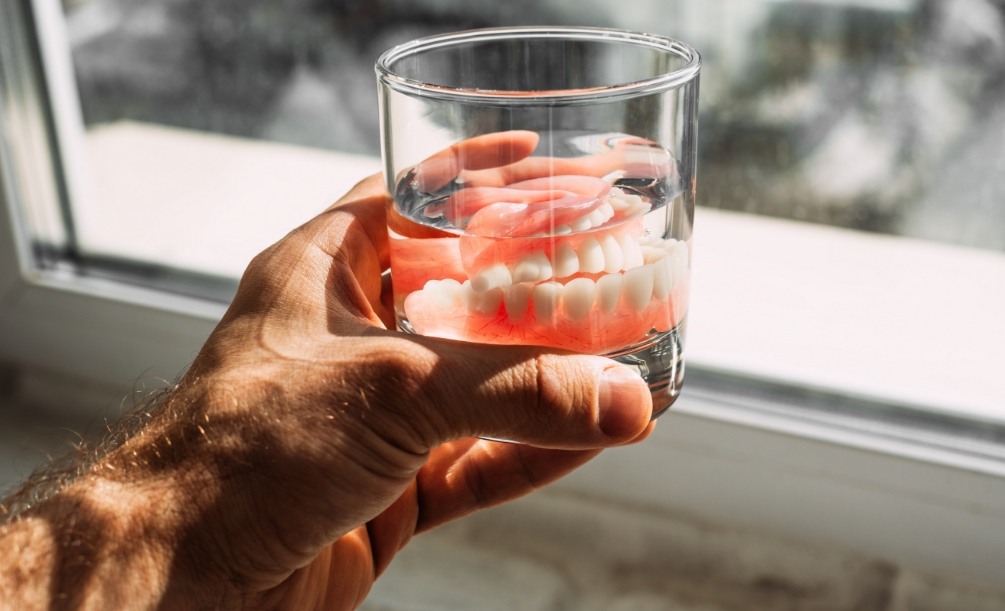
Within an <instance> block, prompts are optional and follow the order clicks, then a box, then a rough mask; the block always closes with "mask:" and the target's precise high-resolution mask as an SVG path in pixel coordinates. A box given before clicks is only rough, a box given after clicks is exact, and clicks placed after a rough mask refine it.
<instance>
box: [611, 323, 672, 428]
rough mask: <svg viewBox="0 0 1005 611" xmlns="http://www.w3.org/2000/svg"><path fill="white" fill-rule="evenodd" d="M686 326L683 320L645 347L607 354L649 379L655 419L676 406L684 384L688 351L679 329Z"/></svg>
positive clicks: (647, 380)
mask: <svg viewBox="0 0 1005 611" xmlns="http://www.w3.org/2000/svg"><path fill="white" fill-rule="evenodd" d="M683 328H684V323H683V322H682V323H681V324H680V325H678V326H677V328H675V329H672V330H670V331H667V332H666V333H661V334H660V335H657V336H656V337H655V338H653V340H652V341H649V342H646V343H645V344H644V345H642V346H641V347H638V346H633V347H632V348H630V349H628V350H627V351H621V352H617V353H612V354H605V355H604V356H607V357H609V358H612V359H614V360H615V361H618V362H619V363H623V364H625V365H628V366H629V367H631V368H633V369H635V370H637V371H638V372H639V375H640V376H642V379H643V380H645V381H646V383H647V384H648V385H649V392H650V393H652V396H653V419H654V420H655V419H656V418H657V417H659V416H660V415H661V414H662V413H663V412H665V411H666V410H667V409H669V408H670V406H671V405H673V403H674V401H676V400H677V397H678V396H679V395H680V389H681V386H682V385H683V384H684V352H683V350H682V341H681V340H682V338H681V334H680V331H679V330H680V329H683Z"/></svg>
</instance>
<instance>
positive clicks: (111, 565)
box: [0, 141, 652, 609]
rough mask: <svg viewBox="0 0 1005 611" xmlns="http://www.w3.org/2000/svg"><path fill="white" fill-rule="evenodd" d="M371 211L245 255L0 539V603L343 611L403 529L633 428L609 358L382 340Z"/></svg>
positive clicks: (383, 302) (640, 409) (378, 205)
mask: <svg viewBox="0 0 1005 611" xmlns="http://www.w3.org/2000/svg"><path fill="white" fill-rule="evenodd" d="M518 144H519V143H518ZM496 145H497V142H496V143H493V142H491V141H483V142H482V143H481V144H479V143H478V142H475V144H474V145H470V146H473V147H476V148H475V149H469V152H471V151H475V152H479V153H480V154H482V157H481V159H484V158H485V156H486V155H491V150H487V149H477V147H479V146H481V147H492V146H496ZM531 148H533V147H531ZM476 149H477V150H476ZM507 150H509V151H511V152H512V151H513V150H514V148H513V146H509V147H508V149H507ZM527 152H528V153H529V150H528V151H527ZM460 169H461V168H457V169H456V170H454V171H460ZM475 169H480V168H475ZM387 205H388V199H387V195H386V193H385V192H384V189H383V187H382V185H381V183H380V181H379V179H378V178H377V177H373V178H371V179H368V180H366V181H364V182H362V183H360V184H359V185H357V187H356V188H354V189H353V190H352V191H351V192H350V193H349V194H348V195H346V197H345V198H343V199H342V200H341V201H340V202H339V203H337V204H335V205H334V206H333V207H332V208H330V209H329V210H327V211H325V212H324V213H323V214H321V215H320V216H318V217H317V218H315V219H313V220H312V221H310V222H308V223H307V224H305V225H304V226H302V227H300V228H299V229H297V230H295V231H294V232H292V233H291V234H290V235H289V236H287V237H286V238H285V239H283V240H282V241H280V242H279V243H277V244H276V245H275V246H273V247H271V248H269V249H268V250H266V251H265V252H263V253H262V254H261V255H259V256H258V257H256V258H255V259H254V261H252V263H251V265H250V266H249V268H248V270H247V272H246V273H245V275H244V278H243V279H242V281H241V284H240V287H239V289H238V293H237V296H236V298H235V299H234V302H233V304H232V305H231V307H230V309H229V310H228V312H227V314H226V315H225V316H224V318H223V320H222V321H221V322H220V324H219V326H218V327H217V329H216V330H215V331H214V333H213V335H212V336H211V337H210V339H209V340H208V342H207V343H206V345H205V346H204V348H203V350H202V351H201V352H200V354H199V356H198V357H197V359H196V360H195V362H194V364H193V365H192V367H191V368H190V370H189V371H188V373H187V374H186V375H185V377H184V378H183V379H182V380H181V382H180V384H179V385H178V387H177V388H176V389H175V390H174V391H173V392H172V393H171V394H170V395H169V396H168V397H167V399H166V400H165V401H164V403H163V404H162V405H161V406H160V407H159V408H158V409H157V410H156V412H155V413H154V414H153V415H152V416H151V418H150V419H149V422H147V423H146V425H145V426H144V427H143V428H142V429H141V430H140V431H139V432H137V433H136V434H134V435H132V436H130V437H128V438H127V439H126V440H125V441H124V442H123V443H121V445H119V446H118V447H117V448H116V449H114V450H112V451H111V452H109V453H107V454H106V455H105V456H103V457H102V458H100V459H99V460H98V461H97V462H96V463H95V464H94V465H92V466H90V467H88V468H86V469H84V470H83V471H84V472H83V474H82V475H81V476H80V477H78V478H77V479H75V480H74V481H73V482H72V483H71V484H69V485H67V486H66V487H65V489H63V490H62V491H61V492H60V493H58V494H57V495H55V496H53V497H52V498H50V499H48V500H46V501H43V502H41V503H39V504H38V505H36V506H34V507H32V508H31V509H29V510H28V511H26V512H24V513H23V514H22V515H21V516H20V517H18V519H17V520H16V521H14V522H12V523H10V524H8V525H7V526H6V527H2V528H0V600H14V601H19V600H20V601H26V603H27V602H31V603H32V604H25V607H26V608H32V606H33V605H34V604H35V603H37V605H38V606H39V607H40V608H42V607H48V606H50V605H56V606H60V603H59V601H60V600H62V601H69V602H71V603H74V604H75V605H77V606H88V605H91V606H93V607H96V608H106V607H108V606H109V605H111V606H115V607H146V606H157V605H164V606H165V607H166V608H175V607H184V608H188V607H213V608H217V607H223V608H228V607H245V606H247V607H256V608H258V607H267V608H291V609H312V608H316V609H350V608H353V607H355V606H356V605H358V604H359V603H360V602H361V601H362V600H363V598H364V597H365V596H366V594H367V592H368V591H369V589H370V587H371V585H372V583H373V580H374V579H376V577H377V576H378V575H379V574H380V573H381V572H382V571H383V570H384V569H385V568H386V567H387V565H388V563H389V562H390V560H391V559H392V557H393V556H394V555H395V553H396V552H397V551H398V550H400V549H401V548H402V546H403V545H405V543H407V541H408V540H409V539H410V538H411V537H412V535H413V534H416V533H419V532H422V531H424V530H427V529H429V528H431V527H433V526H435V525H437V524H441V523H443V522H446V521H449V520H452V519H455V518H458V517H460V516H463V515H465V514H468V513H470V512H472V511H475V510H478V509H480V508H483V507H487V506H491V505H495V504H498V503H501V502H504V501H507V500H510V499H513V498H516V497H518V496H521V495H523V494H526V493H527V492H529V491H532V490H534V489H535V488H537V487H540V486H542V485H544V484H547V483H549V482H551V481H553V480H555V479H556V478H558V477H560V476H562V475H563V474H565V473H567V472H569V471H570V470H572V469H574V468H576V467H577V466H579V465H581V464H583V463H584V462H586V461H587V460H589V459H590V458H591V457H593V456H594V455H596V454H597V453H598V452H599V451H600V450H601V449H602V448H605V447H610V446H615V445H621V444H625V443H629V442H632V441H634V440H638V439H641V438H644V437H645V436H646V435H647V434H648V432H649V431H650V430H651V426H652V425H651V424H650V415H651V399H650V395H649V391H648V388H647V387H646V385H645V384H644V383H643V382H642V380H641V379H640V378H639V376H638V375H637V374H636V373H633V372H631V371H630V370H628V369H627V368H624V367H623V366H621V365H619V364H617V363H614V362H613V361H610V360H607V359H605V358H602V357H596V356H587V355H571V354H565V353H561V352H559V351H553V350H546V349H540V348H534V347H520V346H481V345H473V344H464V343H457V342H449V341H445V340H438V339H435V338H427V337H421V336H414V335H406V334H401V333H397V332H395V331H392V330H389V328H391V326H392V325H393V315H392V312H391V311H390V309H389V303H390V295H389V294H388V287H387V286H385V283H384V282H382V276H381V273H382V271H383V270H384V269H386V267H387V239H386V230H385V209H386V207H387ZM486 438H495V439H507V440H511V441H512V442H515V443H507V442H500V441H489V440H487V439H486ZM18 554H21V555H20V556H18ZM68 560H72V562H69V564H68V563H67V561H68ZM26 563H27V564H26ZM61 597H62V598H61ZM4 604H5V603H3V602H0V608H4V607H3V605H4ZM15 608H22V607H19V606H17V603H15Z"/></svg>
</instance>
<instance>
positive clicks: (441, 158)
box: [413, 130, 540, 193]
mask: <svg viewBox="0 0 1005 611" xmlns="http://www.w3.org/2000/svg"><path fill="white" fill-rule="evenodd" d="M539 139H540V136H538V135H537V133H535V132H532V131H523V130H513V131H507V132H494V133H491V134H485V135H482V136H475V137H474V138H468V139H467V140H463V141H461V142H458V143H457V144H454V145H452V146H450V147H449V148H446V149H444V150H442V151H440V152H439V153H436V154H435V155H433V156H432V157H429V158H428V159H426V160H425V161H423V162H422V163H420V164H419V165H417V166H416V167H415V172H414V175H413V180H414V181H415V184H416V186H417V187H418V188H419V190H420V191H424V192H426V193H432V192H434V191H438V190H439V189H441V188H443V187H444V186H445V185H446V184H447V183H449V182H450V181H451V180H454V179H455V178H457V177H458V176H459V175H460V173H461V172H462V171H463V170H486V169H490V168H498V167H501V166H507V165H509V164H512V163H515V162H517V161H519V160H521V159H524V158H526V157H529V156H530V154H531V153H533V152H534V149H535V148H537V143H538V140H539Z"/></svg>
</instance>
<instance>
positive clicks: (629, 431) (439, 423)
mask: <svg viewBox="0 0 1005 611" xmlns="http://www.w3.org/2000/svg"><path fill="white" fill-rule="evenodd" d="M406 341H414V342H416V343H417V344H420V345H425V347H426V348H427V349H429V350H430V351H432V352H434V353H435V358H432V359H418V360H412V361H411V362H412V363H417V362H423V361H424V362H425V363H426V365H425V366H424V367H423V369H425V371H423V372H422V373H421V374H420V375H419V376H417V379H419V380H421V382H420V386H419V388H417V389H415V390H417V391H418V392H417V393H416V394H415V396H414V397H411V398H410V399H411V400H410V401H409V403H410V405H411V407H410V409H411V410H412V411H411V414H412V417H415V418H418V419H419V420H421V421H422V423H421V424H424V425H425V426H423V427H422V429H424V430H426V431H427V434H432V435H433V437H434V438H433V439H427V440H425V441H426V442H427V445H428V447H435V446H436V445H439V443H442V442H445V441H449V440H453V439H459V438H463V437H471V436H479V437H491V438H495V439H505V440H509V441H515V442H521V443H524V444H528V445H533V446H536V447H543V448H563V449H587V448H600V447H608V446H613V445H619V444H622V443H626V442H628V441H631V440H633V439H635V438H636V437H638V436H639V435H640V434H641V433H642V432H643V431H645V430H646V429H647V427H648V425H649V422H650V420H651V417H652V396H651V394H650V392H649V388H648V386H647V385H646V383H645V382H644V381H643V380H642V378H641V376H639V374H638V372H637V371H634V370H632V369H630V368H629V367H627V366H625V365H622V364H620V363H617V362H615V361H612V360H610V359H607V358H604V357H599V356H591V355H581V354H568V353H561V352H558V351H553V350H547V349H543V348H537V347H531V346H486V345H474V344H465V343H459V342H449V341H444V340H438V339H434V338H426V337H420V336H412V337H410V338H408V340H406ZM427 354H428V353H427ZM416 397H418V398H419V400H418V401H416V400H415V398H416ZM412 424H413V426H414V425H416V424H420V423H412ZM417 441H418V440H417Z"/></svg>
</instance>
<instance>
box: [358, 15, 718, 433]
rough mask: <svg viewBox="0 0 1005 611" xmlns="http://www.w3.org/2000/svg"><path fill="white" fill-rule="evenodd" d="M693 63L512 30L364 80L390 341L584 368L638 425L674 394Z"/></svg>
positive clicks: (430, 53)
mask: <svg viewBox="0 0 1005 611" xmlns="http://www.w3.org/2000/svg"><path fill="white" fill-rule="evenodd" d="M699 70H700V57H699V55H698V53H697V52H696V51H695V50H694V49H692V48H691V47H690V46H688V45H686V44H684V43H681V42H678V41H675V40H671V39H668V38H664V37H661V36H654V35H650V34H642V33H635V32H626V31H620V30H609V29H597V28H565V27H518V28H492V29H483V30H472V31H467V32H458V33H453V34H446V35H440V36H434V37H430V38H424V39H420V40H415V41H412V42H409V43H406V44H403V45H400V46H397V47H395V48H393V49H390V50H388V51H386V52H385V53H383V54H382V55H381V56H380V57H379V59H378V60H377V64H376V72H377V80H378V89H379V109H380V116H381V146H382V158H383V163H384V173H385V177H386V180H387V188H388V191H389V192H390V193H391V194H392V196H393V204H392V206H391V208H390V209H389V210H388V232H389V237H390V258H391V280H392V285H393V291H394V307H395V315H396V319H397V325H398V328H399V329H400V330H402V331H406V332H411V333H419V334H424V335H430V336H437V337H444V338H451V339H455V340H462V341H468V342H478V343H485V344H528V345H538V346H546V347H550V348H558V349H564V350H571V351H576V352H583V353H591V354H601V355H605V356H608V357H611V358H613V359H615V360H617V361H620V362H622V363H625V364H627V365H629V366H631V367H632V368H634V369H636V370H637V371H638V372H639V375H641V376H642V377H643V378H644V379H645V380H646V382H647V383H648V384H649V387H650V389H651V391H652V396H653V407H654V415H658V414H659V413H661V412H663V411H664V410H665V409H666V408H667V407H669V406H670V405H671V404H672V403H673V402H674V400H675V399H676V398H677V396H678V394H679V393H680V388H681V384H682V382H683V376H684V358H683V346H684V335H685V327H686V324H687V312H688V292H689V289H690V284H691V277H690V270H691V265H690V261H691V242H692V240H691V232H692V225H693V216H694V202H695V157H696V139H697V106H698V81H699Z"/></svg>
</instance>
